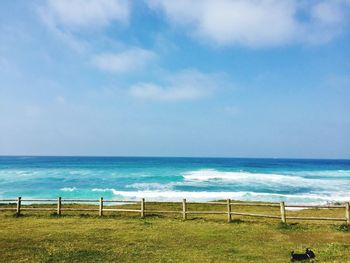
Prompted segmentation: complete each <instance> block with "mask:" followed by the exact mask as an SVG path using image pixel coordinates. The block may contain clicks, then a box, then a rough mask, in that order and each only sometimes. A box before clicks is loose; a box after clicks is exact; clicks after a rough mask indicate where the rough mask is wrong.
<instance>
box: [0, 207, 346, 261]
mask: <svg viewBox="0 0 350 263" xmlns="http://www.w3.org/2000/svg"><path fill="white" fill-rule="evenodd" d="M69 206H70V207H73V206H74V207H78V206H79V207H82V205H69ZM89 206H90V205H84V206H83V207H89ZM194 206H196V207H194ZM66 207H67V206H66ZM129 207H132V205H129ZM147 209H163V210H170V209H177V210H181V207H180V206H179V204H177V205H174V204H161V205H160V204H147ZM189 209H196V210H210V209H215V210H219V209H222V210H224V209H225V206H222V207H220V206H218V207H214V208H213V207H210V206H207V205H190V206H189ZM234 210H236V211H247V212H253V211H254V212H256V213H269V214H276V215H278V213H279V208H267V207H266V208H265V207H241V208H238V207H234ZM97 214H98V212H89V213H84V212H63V215H62V216H56V215H54V214H52V213H51V212H33V211H23V215H22V216H20V217H18V218H16V217H14V216H13V212H0V262H289V253H290V251H292V250H294V251H295V252H296V253H298V252H303V251H304V250H305V248H307V247H309V248H311V249H312V250H313V251H314V252H315V253H316V256H317V261H316V262H341V263H344V262H350V253H349V251H350V232H349V228H348V227H347V226H346V225H342V223H340V222H339V223H334V222H324V221H300V222H297V221H290V222H288V223H287V224H282V223H280V221H279V220H278V219H263V218H252V217H238V216H235V217H234V219H235V220H234V221H233V222H232V223H226V215H206V216H202V215H201V216H197V215H196V216H194V215H191V216H190V215H189V216H188V220H187V221H183V220H182V219H181V215H162V216H160V215H149V216H147V217H146V218H145V219H141V218H139V214H131V213H128V214H125V213H116V212H114V213H112V212H110V213H105V216H103V217H98V216H97ZM287 214H288V215H300V216H332V217H343V216H344V211H343V209H327V210H324V209H314V210H311V209H309V210H302V211H293V212H292V211H288V212H287Z"/></svg>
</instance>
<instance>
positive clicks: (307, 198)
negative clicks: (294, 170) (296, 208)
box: [92, 188, 350, 204]
mask: <svg viewBox="0 0 350 263" xmlns="http://www.w3.org/2000/svg"><path fill="white" fill-rule="evenodd" d="M92 191H94V192H111V193H113V194H114V195H115V196H117V197H118V198H121V199H124V200H135V199H140V198H146V199H149V200H155V201H157V200H160V201H179V200H181V199H182V198H186V199H188V200H189V201H211V200H219V199H227V198H230V199H233V200H245V201H287V202H289V203H310V204H311V203H315V204H320V203H327V202H344V201H349V200H350V194H348V195H347V196H343V195H337V194H334V195H331V194H326V193H324V194H296V195H293V194H274V193H257V192H209V191H200V192H191V191H172V190H168V191H159V190H158V191H119V190H116V189H113V188H105V189H98V188H95V189H92Z"/></svg>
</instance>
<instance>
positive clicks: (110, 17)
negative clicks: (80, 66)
mask: <svg viewBox="0 0 350 263" xmlns="http://www.w3.org/2000/svg"><path fill="white" fill-rule="evenodd" d="M130 9H131V8H130V2H129V1H127V0H48V1H47V2H45V4H40V5H39V6H38V13H39V16H40V17H41V19H42V21H43V22H44V24H45V25H46V26H47V28H48V29H49V30H50V31H51V32H52V33H53V34H54V35H55V36H56V37H57V38H58V39H60V40H61V41H62V42H64V43H66V44H67V45H68V46H69V47H71V48H72V49H74V50H76V51H78V52H80V53H82V52H84V51H86V50H87V49H89V48H90V43H89V42H88V41H85V40H83V39H82V38H79V37H78V36H76V33H77V32H78V31H81V30H86V31H91V29H99V28H103V27H106V26H108V25H109V24H111V23H112V22H114V21H117V22H119V23H126V22H127V21H128V19H129V13H130Z"/></svg>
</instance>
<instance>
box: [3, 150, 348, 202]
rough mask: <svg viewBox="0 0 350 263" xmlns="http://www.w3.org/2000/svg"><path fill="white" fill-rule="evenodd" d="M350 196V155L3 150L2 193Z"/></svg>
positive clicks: (169, 198)
mask: <svg viewBox="0 0 350 263" xmlns="http://www.w3.org/2000/svg"><path fill="white" fill-rule="evenodd" d="M17 196H22V198H57V197H59V196H61V197H63V198H84V199H85V198H86V199H88V198H99V197H101V196H103V197H104V198H105V199H121V200H134V199H140V198H146V200H162V201H180V200H181V199H182V198H187V199H188V200H190V201H207V200H218V199H227V198H231V199H235V200H248V201H253V200H254V201H274V202H275V201H286V202H288V203H310V204H314V203H316V204H318V203H327V202H334V201H339V202H343V201H350V160H308V159H251V158H158V157H25V156H21V157H19V156H18V157H6V156H2V157H0V198H14V197H17Z"/></svg>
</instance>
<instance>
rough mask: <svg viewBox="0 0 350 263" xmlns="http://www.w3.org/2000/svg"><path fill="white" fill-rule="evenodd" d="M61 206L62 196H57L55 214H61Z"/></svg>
mask: <svg viewBox="0 0 350 263" xmlns="http://www.w3.org/2000/svg"><path fill="white" fill-rule="evenodd" d="M61 206H62V198H61V197H59V198H58V199H57V215H59V216H60V215H61Z"/></svg>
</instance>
